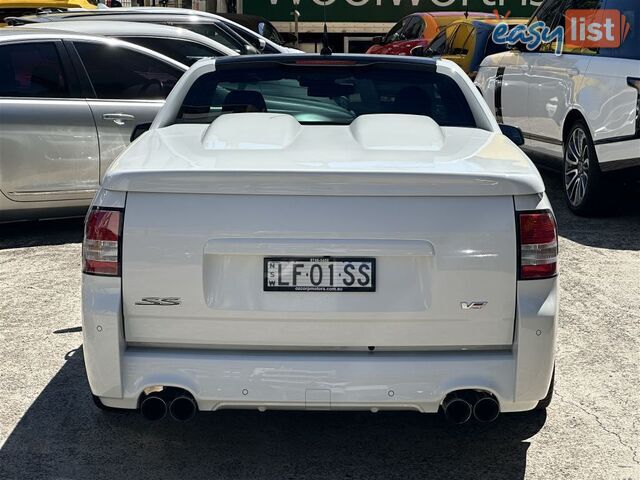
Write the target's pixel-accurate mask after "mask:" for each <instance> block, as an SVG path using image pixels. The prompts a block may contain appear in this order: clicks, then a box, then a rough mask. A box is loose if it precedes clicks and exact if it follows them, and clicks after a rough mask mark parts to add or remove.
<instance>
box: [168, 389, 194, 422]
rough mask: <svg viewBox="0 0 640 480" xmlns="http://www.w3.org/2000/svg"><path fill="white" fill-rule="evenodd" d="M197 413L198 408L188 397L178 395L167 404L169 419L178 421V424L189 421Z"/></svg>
mask: <svg viewBox="0 0 640 480" xmlns="http://www.w3.org/2000/svg"><path fill="white" fill-rule="evenodd" d="M197 411H198V406H197V405H196V402H195V401H194V400H193V398H191V397H190V396H186V395H178V396H177V397H176V398H174V399H173V400H171V403H170V404H169V413H170V414H171V418H173V419H174V420H178V421H179V422H186V421H187V420H191V419H192V418H193V417H194V416H195V414H196V412H197Z"/></svg>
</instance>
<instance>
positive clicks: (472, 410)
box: [442, 390, 500, 425]
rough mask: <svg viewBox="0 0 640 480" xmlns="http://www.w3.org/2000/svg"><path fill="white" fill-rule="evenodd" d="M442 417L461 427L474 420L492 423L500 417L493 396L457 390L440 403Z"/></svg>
mask: <svg viewBox="0 0 640 480" xmlns="http://www.w3.org/2000/svg"><path fill="white" fill-rule="evenodd" d="M442 410H443V412H444V416H445V418H446V419H447V420H449V421H450V422H451V423H454V424H456V425H462V424H464V423H467V422H468V421H469V420H471V417H473V418H475V419H476V420H477V421H478V422H481V423H489V422H493V421H494V420H496V419H497V418H498V416H499V415H500V404H499V403H498V400H497V399H496V397H495V396H493V394H491V393H488V392H483V391H476V390H458V391H455V392H451V393H450V394H449V395H447V396H446V397H445V399H444V401H443V402H442Z"/></svg>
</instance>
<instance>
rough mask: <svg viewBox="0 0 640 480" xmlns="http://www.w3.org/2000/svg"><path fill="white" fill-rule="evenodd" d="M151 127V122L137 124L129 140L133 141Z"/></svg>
mask: <svg viewBox="0 0 640 480" xmlns="http://www.w3.org/2000/svg"><path fill="white" fill-rule="evenodd" d="M150 128H151V122H149V123H141V124H139V125H136V126H135V128H134V129H133V132H131V137H129V140H130V141H131V142H133V141H134V140H135V139H136V138H138V137H139V136H140V135H142V134H143V133H145V132H146V131H148V130H149V129H150Z"/></svg>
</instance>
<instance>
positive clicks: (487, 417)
mask: <svg viewBox="0 0 640 480" xmlns="http://www.w3.org/2000/svg"><path fill="white" fill-rule="evenodd" d="M498 415H500V404H499V403H498V401H497V400H496V399H495V397H494V396H493V395H490V394H488V393H479V394H478V399H477V400H476V402H475V403H474V405H473V417H474V418H475V419H476V420H478V421H479V422H482V423H489V422H493V421H494V420H495V419H496V418H498Z"/></svg>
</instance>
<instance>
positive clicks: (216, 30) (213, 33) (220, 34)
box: [166, 21, 245, 54]
mask: <svg viewBox="0 0 640 480" xmlns="http://www.w3.org/2000/svg"><path fill="white" fill-rule="evenodd" d="M166 23H167V25H173V26H176V27H182V28H186V29H187V30H191V31H192V32H196V33H199V34H200V35H204V36H205V37H208V38H210V39H211V40H215V41H216V42H219V43H221V44H222V45H224V46H225V47H229V48H230V49H232V50H233V51H235V52H237V53H240V54H242V53H245V52H244V49H245V46H244V44H243V43H242V42H241V40H240V39H238V38H236V37H234V36H233V35H232V34H229V33H228V32H226V31H225V30H224V29H222V28H220V27H219V26H218V25H216V24H213V23H203V22H180V21H177V22H166Z"/></svg>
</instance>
